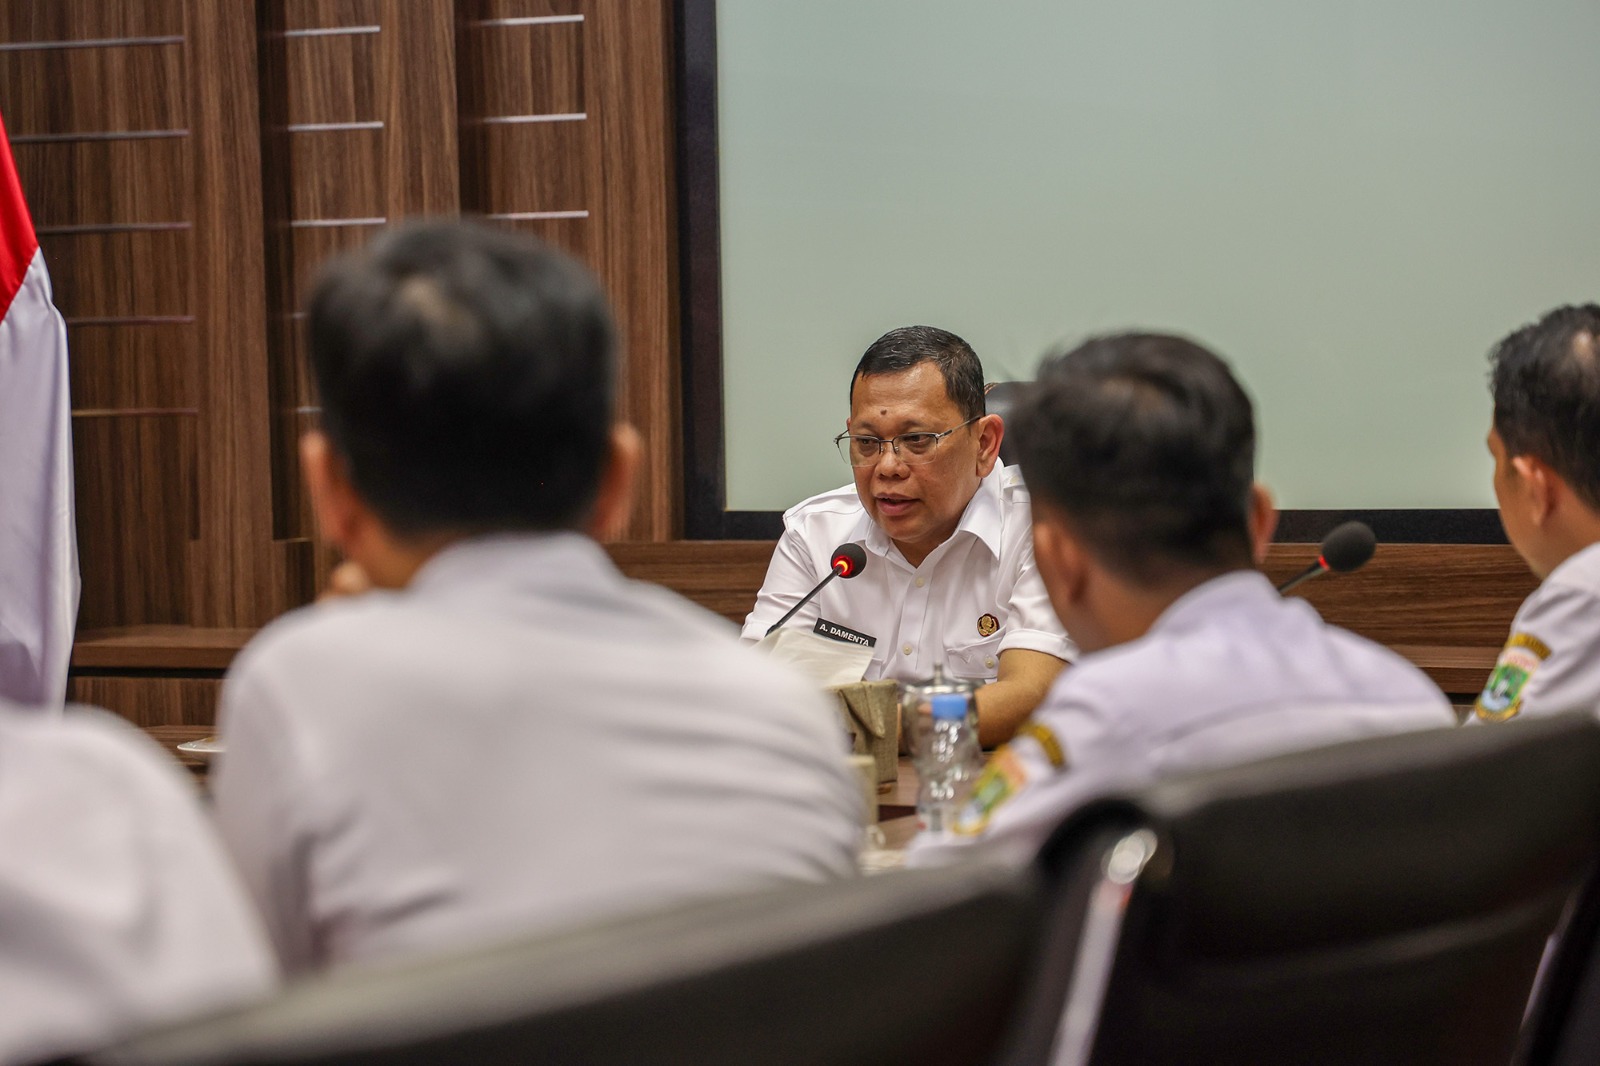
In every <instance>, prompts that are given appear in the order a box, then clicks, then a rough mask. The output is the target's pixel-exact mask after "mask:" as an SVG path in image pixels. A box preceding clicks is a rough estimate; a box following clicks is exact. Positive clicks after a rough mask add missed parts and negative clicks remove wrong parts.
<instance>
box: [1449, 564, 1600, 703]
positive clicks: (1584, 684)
mask: <svg viewBox="0 0 1600 1066" xmlns="http://www.w3.org/2000/svg"><path fill="white" fill-rule="evenodd" d="M1581 709H1588V710H1591V711H1600V544H1591V545H1589V546H1588V547H1587V548H1585V549H1583V550H1582V551H1580V552H1578V553H1577V554H1575V555H1573V556H1571V557H1570V558H1568V559H1567V560H1566V561H1564V562H1563V563H1562V564H1561V565H1560V566H1558V567H1556V568H1555V569H1554V570H1552V571H1550V575H1549V576H1548V577H1546V578H1545V579H1544V581H1543V582H1542V583H1541V584H1540V585H1539V587H1538V588H1536V589H1534V590H1533V592H1532V594H1530V595H1529V596H1528V598H1527V599H1526V600H1523V601H1522V606H1521V607H1519V608H1518V609H1517V616H1516V618H1515V619H1513V620H1512V622H1511V635H1510V636H1509V637H1508V638H1507V639H1506V646H1505V648H1504V649H1502V650H1501V652H1500V658H1499V659H1498V660H1496V661H1495V665H1494V670H1493V671H1492V672H1491V673H1490V674H1489V680H1488V681H1487V682H1486V683H1485V684H1484V686H1483V692H1482V693H1481V694H1479V696H1478V701H1477V704H1476V705H1475V706H1474V707H1473V714H1472V717H1471V718H1469V719H1468V721H1473V720H1478V721H1483V722H1503V721H1505V720H1506V719H1507V718H1513V717H1515V716H1516V715H1518V714H1520V713H1522V712H1524V711H1527V712H1528V713H1530V714H1538V715H1545V714H1560V713H1561V712H1562V711H1576V710H1581Z"/></svg>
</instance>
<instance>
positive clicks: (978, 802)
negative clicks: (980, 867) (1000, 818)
mask: <svg viewBox="0 0 1600 1066" xmlns="http://www.w3.org/2000/svg"><path fill="white" fill-rule="evenodd" d="M1027 780H1028V771H1027V770H1026V769H1025V768H1024V767H1023V765H1022V760H1021V759H1019V758H1017V754H1016V752H1014V751H1012V750H1011V746H1010V745H1009V744H1006V745H1002V746H1001V747H1000V748H999V749H998V750H996V751H995V753H994V754H993V755H991V756H989V763H988V765H987V766H985V767H984V768H983V773H981V774H979V775H978V781H977V783H976V784H975V785H973V786H972V798H971V799H969V800H968V801H967V805H966V806H965V807H963V808H962V809H961V813H960V814H959V815H957V816H956V821H955V825H954V827H953V828H954V829H955V831H956V832H957V833H958V834H959V835H961V836H976V835H977V834H979V833H981V832H983V830H984V827H985V826H987V825H988V824H989V819H991V818H993V817H994V812H995V811H996V810H998V809H999V808H1000V805H1001V804H1003V803H1005V801H1006V800H1008V799H1010V798H1011V797H1012V796H1015V795H1016V794H1017V791H1018V790H1019V789H1021V788H1022V786H1023V785H1024V784H1026V783H1027Z"/></svg>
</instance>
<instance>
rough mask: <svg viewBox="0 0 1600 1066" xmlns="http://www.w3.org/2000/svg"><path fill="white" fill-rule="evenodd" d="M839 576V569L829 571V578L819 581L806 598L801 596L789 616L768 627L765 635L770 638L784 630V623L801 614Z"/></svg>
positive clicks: (790, 609) (790, 610)
mask: <svg viewBox="0 0 1600 1066" xmlns="http://www.w3.org/2000/svg"><path fill="white" fill-rule="evenodd" d="M838 576H839V570H838V568H837V567H835V568H834V569H831V570H829V571H828V576H827V577H825V578H823V579H822V580H821V581H818V582H817V584H816V587H815V588H813V589H812V590H811V591H810V592H808V593H806V594H805V595H804V596H801V597H800V602H799V603H796V604H795V605H794V606H793V607H791V608H789V613H788V614H786V615H784V616H783V617H782V618H780V619H778V620H777V621H776V622H774V623H772V625H770V626H768V627H767V632H766V633H765V634H764V635H765V636H769V637H770V636H772V634H773V633H775V632H777V631H778V630H779V629H781V628H783V625H784V623H785V622H787V621H788V620H789V619H791V618H793V617H794V616H795V615H796V614H799V613H800V608H802V607H804V606H805V605H806V604H808V603H810V602H811V600H812V598H813V597H815V596H816V594H817V593H819V592H821V591H822V587H823V586H824V585H826V584H827V583H828V582H830V581H832V580H833V579H834V578H836V577H838Z"/></svg>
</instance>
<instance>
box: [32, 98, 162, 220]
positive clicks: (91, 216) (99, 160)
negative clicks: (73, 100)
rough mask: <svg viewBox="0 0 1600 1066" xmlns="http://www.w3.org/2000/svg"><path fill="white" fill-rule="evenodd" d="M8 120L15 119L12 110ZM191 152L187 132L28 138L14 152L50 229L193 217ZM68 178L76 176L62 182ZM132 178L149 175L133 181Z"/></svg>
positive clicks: (36, 210) (36, 208)
mask: <svg viewBox="0 0 1600 1066" xmlns="http://www.w3.org/2000/svg"><path fill="white" fill-rule="evenodd" d="M6 121H7V123H8V124H9V123H11V122H12V121H13V120H12V118H11V116H10V115H7V116H6ZM13 128H14V127H13ZM188 153H189V140H188V138H186V137H144V138H138V139H134V140H114V141H42V142H33V143H28V142H24V143H22V144H19V145H17V146H15V148H14V150H13V154H14V155H15V156H16V160H17V173H18V175H19V176H20V177H21V179H22V188H23V190H24V191H25V192H26V193H27V197H28V204H29V206H30V208H31V209H32V212H33V214H34V216H35V217H36V218H38V219H47V220H48V225H49V226H50V227H60V226H96V225H102V224H104V223H105V222H106V220H107V219H116V220H117V221H118V222H119V223H123V224H126V223H136V224H137V223H162V222H175V221H182V220H184V219H189V218H192V217H194V200H193V197H192V193H193V190H192V189H191V188H190V186H189V182H188V181H187V180H184V177H183V176H184V175H186V174H187V173H188V171H189V155H188ZM64 175H71V176H72V180H70V181H63V180H61V179H62V177H63V176H64ZM131 175H143V176H144V180H129V179H130V176H131Z"/></svg>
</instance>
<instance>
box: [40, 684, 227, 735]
mask: <svg viewBox="0 0 1600 1066" xmlns="http://www.w3.org/2000/svg"><path fill="white" fill-rule="evenodd" d="M221 691H222V679H221V678H220V677H218V676H213V675H197V676H191V677H156V676H146V675H118V674H94V673H77V674H74V675H73V676H72V677H70V678H68V679H67V700H68V701H69V702H72V703H87V704H90V705H92V706H95V707H104V708H105V709H106V710H108V711H112V712H114V713H116V714H119V715H121V716H122V717H124V718H126V719H127V720H128V721H130V722H132V723H133V724H134V725H137V726H142V727H150V726H198V727H202V728H205V729H209V728H210V727H211V726H212V725H213V724H214V723H215V722H216V714H217V696H218V695H219V694H220V693H221Z"/></svg>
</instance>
